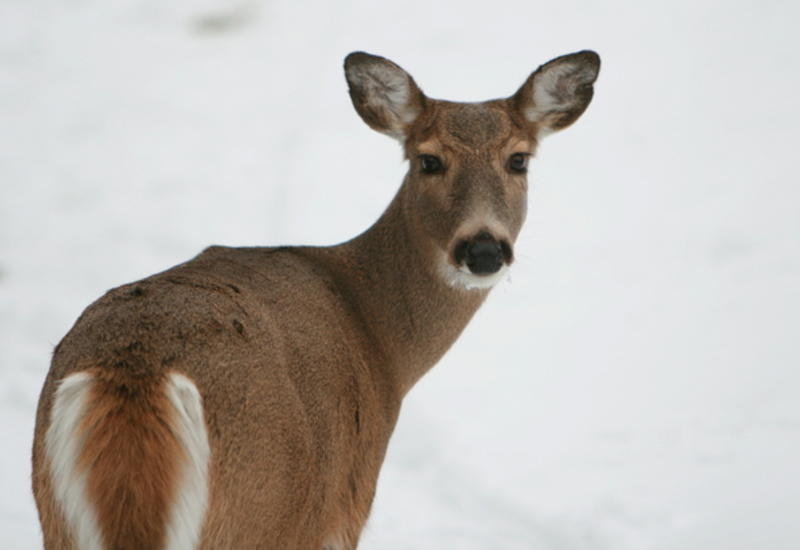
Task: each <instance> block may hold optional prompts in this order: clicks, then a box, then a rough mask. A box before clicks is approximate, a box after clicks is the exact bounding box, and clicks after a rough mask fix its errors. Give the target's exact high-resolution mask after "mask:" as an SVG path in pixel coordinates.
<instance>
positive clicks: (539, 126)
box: [511, 50, 600, 137]
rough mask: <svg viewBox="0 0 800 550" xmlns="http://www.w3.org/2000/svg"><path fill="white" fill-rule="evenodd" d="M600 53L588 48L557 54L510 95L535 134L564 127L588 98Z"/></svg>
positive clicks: (578, 113) (579, 110) (590, 93)
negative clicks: (561, 54) (567, 53)
mask: <svg viewBox="0 0 800 550" xmlns="http://www.w3.org/2000/svg"><path fill="white" fill-rule="evenodd" d="M599 72H600V56H598V55H597V54H596V53H595V52H593V51H590V50H584V51H581V52H578V53H573V54H569V55H564V56H561V57H557V58H555V59H553V60H552V61H548V62H547V63H545V64H544V65H542V66H541V67H539V68H538V69H537V70H536V71H535V72H534V73H533V74H531V76H529V77H528V80H526V81H525V84H523V85H522V87H521V88H520V89H519V90H518V91H517V93H516V94H514V96H512V98H511V101H512V104H513V105H514V107H515V108H516V110H517V112H518V113H519V114H520V115H521V116H522V117H523V118H524V119H525V120H526V121H527V122H528V123H530V124H532V125H535V131H536V133H537V137H541V136H543V135H546V134H549V133H550V132H554V131H556V130H561V129H563V128H566V127H567V126H569V125H570V124H572V123H573V122H575V121H576V120H578V117H580V116H581V114H582V113H583V111H585V110H586V107H588V106H589V102H590V101H591V100H592V94H593V93H594V88H593V87H592V83H594V81H595V80H596V79H597V74H598V73H599Z"/></svg>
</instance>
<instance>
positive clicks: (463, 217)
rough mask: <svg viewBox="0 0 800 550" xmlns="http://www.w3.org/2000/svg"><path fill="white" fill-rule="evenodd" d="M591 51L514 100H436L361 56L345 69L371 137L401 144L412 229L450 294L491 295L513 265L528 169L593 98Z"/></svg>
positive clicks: (543, 75)
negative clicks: (545, 143)
mask: <svg viewBox="0 0 800 550" xmlns="http://www.w3.org/2000/svg"><path fill="white" fill-rule="evenodd" d="M599 68H600V58H599V57H598V55H597V54H596V53H594V52H592V51H582V52H578V53H574V54H570V55H565V56H562V57H559V58H556V59H553V60H552V61H550V62H548V63H546V64H544V65H542V66H541V67H539V68H538V69H537V70H536V71H534V72H533V73H532V74H531V75H530V76H529V77H528V79H527V80H526V81H525V83H524V84H523V85H522V87H521V88H520V89H519V90H518V91H517V93H515V94H514V95H513V96H511V97H510V98H507V99H497V100H492V101H485V102H482V103H455V102H450V101H441V100H435V99H430V98H428V97H426V96H425V94H423V93H422V90H420V88H419V87H418V86H417V84H416V83H415V82H414V79H413V78H412V77H411V76H410V75H409V74H408V73H406V72H405V71H404V70H403V69H402V68H400V67H399V66H398V65H396V64H395V63H393V62H391V61H389V60H388V59H385V58H383V57H378V56H374V55H370V54H367V53H363V52H355V53H352V54H350V55H349V56H348V57H347V59H346V60H345V74H346V77H347V82H348V84H349V87H350V97H351V99H352V100H353V105H354V106H355V108H356V111H358V114H359V115H360V116H361V118H362V119H363V120H364V122H366V123H367V124H368V125H369V126H370V127H372V128H373V129H375V130H377V131H379V132H382V133H384V134H387V135H389V136H392V137H394V138H395V139H397V140H399V141H400V142H401V144H402V145H403V147H404V150H405V155H406V158H407V159H408V160H409V163H410V166H409V170H408V174H407V175H406V178H405V180H404V182H403V187H402V188H401V190H400V194H399V198H400V200H401V202H402V207H403V216H404V218H405V220H404V221H405V224H406V226H407V227H408V228H409V230H410V232H411V233H412V235H413V238H414V240H415V243H416V246H417V247H418V248H419V250H420V252H421V253H422V254H424V255H425V258H426V262H425V264H426V265H429V266H430V267H431V269H433V270H434V271H435V272H436V273H437V274H438V275H439V276H440V277H442V278H443V279H444V280H445V281H446V282H447V283H449V284H450V285H451V286H453V287H456V288H461V289H482V288H490V287H491V286H493V285H494V284H495V283H496V282H498V281H499V280H500V279H501V278H502V277H503V275H504V274H505V272H506V271H507V269H508V267H509V266H510V265H511V263H512V262H513V260H514V242H515V240H516V238H517V235H518V234H519V231H520V228H521V226H522V223H523V221H524V220H525V213H526V204H527V190H528V181H527V171H528V161H529V159H530V157H531V156H532V155H533V153H534V152H535V150H536V145H537V143H538V142H539V140H540V139H541V138H542V137H543V136H545V135H546V134H548V133H551V132H553V131H555V130H560V129H562V128H566V127H567V126H569V125H570V124H572V123H573V122H574V121H575V120H577V119H578V117H579V116H580V115H581V113H583V111H584V110H585V109H586V107H587V106H588V105H589V102H590V101H591V98H592V91H593V89H592V83H593V82H594V81H595V79H596V78H597V74H598V71H599Z"/></svg>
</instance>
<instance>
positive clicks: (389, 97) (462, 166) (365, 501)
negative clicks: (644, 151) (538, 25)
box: [32, 50, 600, 550]
mask: <svg viewBox="0 0 800 550" xmlns="http://www.w3.org/2000/svg"><path fill="white" fill-rule="evenodd" d="M599 69H600V58H599V56H598V55H597V54H596V53H595V52H593V51H590V50H584V51H580V52H577V53H573V54H569V55H564V56H561V57H557V58H555V59H553V60H551V61H549V62H547V63H545V64H543V65H541V66H540V67H539V68H538V69H537V70H535V71H534V72H533V73H531V74H530V76H529V77H528V78H527V80H526V81H525V82H524V84H523V85H522V86H521V87H520V88H519V89H518V91H517V92H516V93H515V94H514V95H513V96H510V97H508V98H504V99H495V100H490V101H484V102H478V103H459V102H451V101H444V100H435V99H430V98H428V97H427V96H426V95H425V94H424V93H423V92H422V90H421V89H420V88H419V87H418V86H417V84H416V82H415V81H414V79H413V78H412V77H411V76H410V75H409V74H408V73H407V72H406V71H405V70H403V69H402V68H401V67H400V66H399V65H397V64H395V63H394V62H392V61H390V60H388V59H385V58H383V57H380V56H376V55H372V54H368V53H364V52H354V53H351V54H350V55H348V56H347V57H346V59H345V63H344V70H345V77H346V80H347V84H348V88H349V94H350V98H351V100H352V103H353V106H354V107H355V110H356V112H357V113H358V114H359V115H360V117H361V118H362V119H363V121H364V122H366V124H367V125H368V126H370V127H371V128H373V129H374V130H377V131H378V132H381V133H384V134H387V135H389V136H391V137H393V138H395V139H396V140H398V141H399V142H400V144H401V146H402V148H403V151H404V155H405V159H406V160H407V161H408V172H407V174H406V175H405V178H404V180H403V182H402V185H401V186H400V188H399V191H397V193H396V195H395V196H394V198H393V200H392V201H391V202H390V204H389V206H388V207H387V208H386V210H385V211H384V212H383V214H382V215H381V216H380V217H379V219H378V220H377V221H376V222H375V223H374V224H373V225H372V226H371V227H370V228H369V229H367V230H366V231H364V232H363V233H361V234H360V235H358V236H356V237H355V238H353V239H351V240H349V241H347V242H344V243H342V244H338V245H335V246H316V247H312V246H278V247H238V248H234V247H224V246H211V247H209V248H207V249H205V250H204V251H203V252H201V253H200V254H199V255H198V256H196V257H194V258H193V259H191V260H189V261H187V262H185V263H182V264H179V265H177V266H175V267H172V268H170V269H167V270H166V271H163V272H161V273H157V274H155V275H152V276H150V277H147V278H145V279H142V280H140V281H137V282H133V283H130V284H125V285H122V286H119V287H117V288H114V289H112V290H110V291H108V292H107V293H106V294H105V295H104V296H102V297H101V298H99V299H98V300H97V301H95V302H94V303H93V304H91V305H90V306H89V307H88V308H87V309H86V310H84V311H83V313H82V314H81V315H80V317H79V318H78V320H77V321H76V322H75V324H74V326H73V327H72V328H71V329H70V330H69V332H68V333H67V335H66V336H65V337H64V338H63V339H62V340H61V342H60V343H59V344H58V345H57V346H56V347H55V350H54V352H53V357H52V363H51V366H50V370H49V372H48V374H47V377H46V379H45V381H44V386H43V388H42V392H41V396H40V400H39V404H38V409H37V416H36V427H35V433H34V441H33V452H32V462H33V475H32V485H33V494H34V497H35V500H36V505H37V509H38V513H39V520H40V523H41V528H42V533H43V538H44V546H45V548H47V549H48V550H56V549H58V550H68V549H80V550H128V549H130V550H141V549H168V550H183V549H190V548H200V549H208V550H210V549H215V550H218V549H248V548H258V549H267V550H270V549H275V550H354V549H355V548H356V547H357V546H358V543H359V539H360V536H361V532H362V529H363V527H364V525H365V523H366V521H367V518H368V515H369V512H370V508H371V505H372V501H373V498H374V495H375V487H376V483H377V480H378V475H379V471H380V469H381V465H382V463H383V461H384V457H385V454H386V450H387V445H388V442H389V439H390V437H391V435H392V431H393V428H394V426H395V423H396V421H397V418H398V415H399V411H400V405H401V402H402V400H403V398H404V397H405V396H406V395H407V393H408V392H409V390H410V389H411V388H412V387H413V386H414V384H415V383H416V382H417V381H418V380H419V379H420V377H422V376H423V375H424V374H425V373H426V372H427V371H428V370H429V369H431V368H432V367H433V366H434V365H435V364H436V363H437V362H438V361H439V359H440V358H441V357H442V356H443V355H444V353H445V352H446V351H447V350H448V348H450V347H451V345H452V344H453V343H454V342H455V341H456V339H457V338H458V336H459V335H460V333H461V332H462V330H463V329H464V327H465V326H466V325H467V323H468V322H469V321H470V319H471V318H472V316H473V314H474V313H475V312H476V310H477V309H478V307H479V306H480V305H481V304H482V303H483V302H484V301H485V299H486V297H487V295H488V293H489V291H490V290H491V288H492V287H494V286H496V285H497V283H498V282H499V281H501V280H502V279H503V278H504V276H505V275H506V273H507V272H508V270H509V267H510V266H511V264H512V263H513V261H514V244H515V242H516V239H517V236H518V235H519V232H520V230H521V227H522V225H523V222H524V220H525V217H526V205H527V192H528V182H527V175H526V174H527V168H528V162H529V159H530V158H531V157H532V156H533V155H534V153H535V151H536V148H537V145H538V143H539V142H540V140H541V139H542V137H543V136H545V135H547V134H549V133H552V132H554V131H557V130H560V129H563V128H566V127H567V126H569V125H571V124H572V123H573V122H575V120H577V119H578V117H579V116H580V115H581V114H582V113H583V112H584V110H585V109H586V108H587V106H588V105H589V103H590V101H591V99H592V95H593V85H594V82H595V80H596V79H597V76H598V72H599Z"/></svg>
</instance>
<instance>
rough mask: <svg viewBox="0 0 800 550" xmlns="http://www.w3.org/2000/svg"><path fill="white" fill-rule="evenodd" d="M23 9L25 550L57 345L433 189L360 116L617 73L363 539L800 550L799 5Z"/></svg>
mask: <svg viewBox="0 0 800 550" xmlns="http://www.w3.org/2000/svg"><path fill="white" fill-rule="evenodd" d="M551 4H552V5H545V4H535V3H531V2H499V3H493V4H491V5H487V4H486V3H485V2H458V3H455V2H450V3H448V2H437V3H429V2H423V1H421V0H410V1H408V2H402V3H368V2H360V1H356V0H353V1H350V2H313V3H312V2H303V3H301V2H294V3H293V2H288V1H275V2H256V1H254V0H228V1H226V0H204V1H203V2H189V1H188V0H186V1H183V2H169V3H167V2H160V1H158V0H120V1H117V2H113V3H111V2H101V1H100V0H81V1H73V2H29V1H27V0H3V2H2V3H0V120H2V127H1V128H0V182H1V183H0V349H2V356H0V413H1V414H0V416H1V417H2V421H0V426H1V427H2V433H1V435H2V440H3V442H4V444H5V447H6V449H5V450H4V451H3V452H2V453H0V484H1V485H2V487H3V488H4V490H3V492H2V495H0V548H4V549H5V548H8V549H22V550H24V549H32V548H39V547H41V541H40V538H39V531H38V523H37V519H36V512H35V508H34V505H33V499H32V497H31V495H30V489H29V486H30V480H29V477H30V465H29V463H30V459H29V455H30V444H31V434H32V431H33V419H34V412H35V407H36V402H37V399H38V392H39V390H40V388H41V384H42V381H43V379H44V376H45V373H46V371H47V368H48V361H49V355H50V352H51V350H52V347H53V346H54V345H55V344H56V343H57V342H58V340H59V339H60V338H61V337H62V336H63V334H64V333H65V332H66V331H67V330H68V329H69V327H70V326H71V324H72V323H73V322H74V320H75V319H76V318H77V316H78V314H79V313H80V312H81V310H82V309H83V308H84V307H85V306H86V305H87V304H88V303H89V302H90V301H92V300H93V299H94V298H96V297H97V296H99V295H100V294H101V293H103V292H104V291H105V290H106V289H108V288H110V287H112V286H116V285H118V284H121V283H124V282H128V281H131V280H134V279H137V278H140V277H143V276H146V275H148V274H150V273H153V272H155V271H159V270H161V269H163V268H165V267H167V266H169V265H173V264H175V263H178V262H181V261H183V260H185V259H187V258H189V257H191V256H193V255H194V254H195V253H197V252H198V251H199V250H201V249H202V248H203V247H205V246H206V245H208V244H212V243H219V244H229V245H257V244H264V245H266V244H301V243H304V244H327V243H335V242H339V241H342V240H344V239H346V238H349V237H351V236H352V235H355V234H356V233H358V232H360V231H361V230H363V229H364V228H365V227H367V226H368V225H369V224H370V223H371V222H372V221H373V220H374V219H375V218H376V217H377V216H378V215H379V214H380V212H381V211H382V209H383V208H384V206H385V205H386V204H388V201H389V200H390V198H391V196H392V195H393V193H394V192H395V190H396V188H397V186H398V185H399V183H400V180H401V178H402V176H403V173H404V165H403V163H402V160H401V154H400V151H399V149H398V147H397V145H396V144H395V143H394V142H393V141H392V140H390V139H387V138H385V137H384V136H380V135H378V134H375V133H373V132H371V131H370V130H369V129H368V128H367V127H366V126H364V124H363V123H362V122H361V121H360V120H359V119H358V117H357V115H356V114H355V112H354V111H353V109H352V106H351V105H350V100H349V98H348V96H347V92H346V86H345V82H344V77H343V74H342V61H343V58H344V56H345V55H346V54H347V53H349V52H350V51H353V50H366V51H369V52H373V53H376V54H380V55H383V56H386V57H389V58H390V59H392V60H394V61H396V62H397V63H399V64H400V65H402V66H403V67H404V68H406V69H407V70H408V71H409V72H410V73H411V74H412V75H413V76H414V78H415V80H416V81H417V82H418V83H419V84H420V86H421V87H422V89H423V90H425V91H426V92H427V93H428V94H429V95H430V96H432V97H444V98H447V99H453V100H464V101H473V100H480V99H488V98H492V97H499V96H506V95H510V94H511V93H513V92H514V91H515V90H516V89H517V87H518V86H519V85H521V84H522V82H523V81H524V80H525V78H526V77H527V76H528V74H529V73H530V72H531V71H532V70H534V69H535V68H536V67H537V66H538V65H539V64H541V63H544V62H545V61H547V60H549V59H551V58H553V57H555V56H557V55H561V54H564V53H568V52H571V51H577V50H580V49H583V48H592V49H595V50H597V51H598V52H599V53H600V55H601V56H602V58H603V68H602V70H601V74H600V79H599V81H598V84H597V87H596V94H595V99H594V101H593V103H592V105H591V106H590V107H589V109H588V111H587V112H586V114H585V115H584V116H583V117H582V119H581V120H579V121H578V122H577V123H576V124H575V126H574V127H572V128H570V129H568V130H565V131H564V132H563V133H559V134H556V135H554V136H551V137H549V138H548V139H547V140H546V141H545V142H544V144H543V145H542V147H541V148H540V151H539V153H538V158H537V159H534V160H533V162H532V168H531V178H532V182H533V193H532V196H531V202H530V215H529V220H528V222H527V225H526V227H525V229H524V230H523V234H522V236H521V238H520V241H519V242H518V245H517V249H516V253H517V257H518V262H517V264H516V265H515V266H514V269H513V270H512V275H511V281H510V282H509V283H507V284H504V285H501V287H500V288H497V289H496V290H494V291H493V295H492V296H491V298H490V300H489V301H488V303H487V304H486V305H485V306H484V308H483V309H482V310H481V311H480V312H479V314H478V315H477V317H476V319H475V320H474V321H473V323H472V324H471V325H470V326H469V327H468V329H467V330H466V332H465V333H464V335H463V337H462V338H461V339H460V341H459V342H458V343H457V344H456V345H455V346H454V347H453V349H452V350H451V352H450V353H449V354H448V355H447V356H446V358H445V359H444V360H443V361H442V362H441V363H440V364H439V365H437V366H436V367H435V368H434V369H433V370H432V371H431V372H430V373H429V374H428V375H427V376H426V377H425V378H423V380H422V381H421V382H420V383H419V385H418V386H417V387H416V388H415V389H414V390H413V391H412V392H411V394H410V395H409V397H408V398H407V400H406V402H405V404H404V409H403V413H402V414H401V419H400V422H399V424H398V426H397V429H396V432H395V436H394V438H393V440H392V442H391V445H390V450H389V455H388V458H387V461H386V463H385V465H384V469H383V471H382V474H381V480H380V483H379V486H378V493H377V498H376V501H375V505H374V508H373V514H372V517H371V519H370V522H369V524H368V526H367V529H366V531H365V534H364V537H363V540H362V545H361V548H364V549H366V550H369V549H378V548H380V549H392V550H404V549H412V548H413V549H414V550H425V549H431V550H432V549H441V548H448V549H455V550H478V549H480V550H486V549H494V548H497V549H504V550H516V549H523V548H524V549H531V548H532V549H541V550H584V549H585V550H588V549H591V550H606V549H607V550H676V549H680V550H737V549H742V550H744V549H748V550H749V549H753V548H769V549H770V550H793V549H796V548H797V547H798V544H799V543H798V541H799V540H800V521H799V520H798V510H800V475H798V465H799V464H800V399H798V390H799V389H800V368H798V367H800V338H799V337H798V334H800V333H798V328H800V315H799V314H798V310H800V284H798V281H800V186H798V178H797V175H796V174H797V169H796V160H795V159H796V156H797V152H796V146H797V137H796V130H797V128H798V126H800V110H799V109H798V108H797V106H796V95H797V92H796V90H797V89H798V84H800V77H799V76H798V75H800V56H799V55H798V52H799V51H800V38H798V35H797V33H796V28H795V27H796V24H795V23H796V21H797V20H798V16H800V7H798V5H796V4H791V3H788V2H779V1H772V2H753V1H737V2H724V3H723V2H710V1H709V2H702V3H697V2H688V1H685V0H676V1H675V2H670V3H662V4H658V5H656V4H652V3H644V2H632V1H630V2H624V1H615V2H604V3H593V2H585V1H580V0H567V1H564V2H558V3H551Z"/></svg>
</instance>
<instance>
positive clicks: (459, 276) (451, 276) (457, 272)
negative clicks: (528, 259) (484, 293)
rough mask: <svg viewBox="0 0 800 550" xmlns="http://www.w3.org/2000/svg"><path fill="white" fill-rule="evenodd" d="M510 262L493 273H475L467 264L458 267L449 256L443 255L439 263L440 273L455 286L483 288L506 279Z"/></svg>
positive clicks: (468, 288) (474, 288) (473, 288)
mask: <svg viewBox="0 0 800 550" xmlns="http://www.w3.org/2000/svg"><path fill="white" fill-rule="evenodd" d="M508 272H509V268H508V264H505V263H504V264H503V266H502V267H501V268H500V270H499V271H498V272H497V273H492V274H491V275H475V274H474V273H472V272H471V271H470V270H469V268H468V267H467V266H465V265H462V266H461V267H456V266H454V265H453V264H451V263H450V262H449V261H448V260H447V256H445V255H442V260H441V263H440V264H439V273H440V274H441V276H442V277H443V278H444V280H445V281H446V282H447V284H448V285H450V286H452V287H453V288H462V289H465V290H481V289H487V288H492V287H494V286H495V285H496V284H497V283H499V282H500V281H502V280H503V279H505V277H506V275H508Z"/></svg>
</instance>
